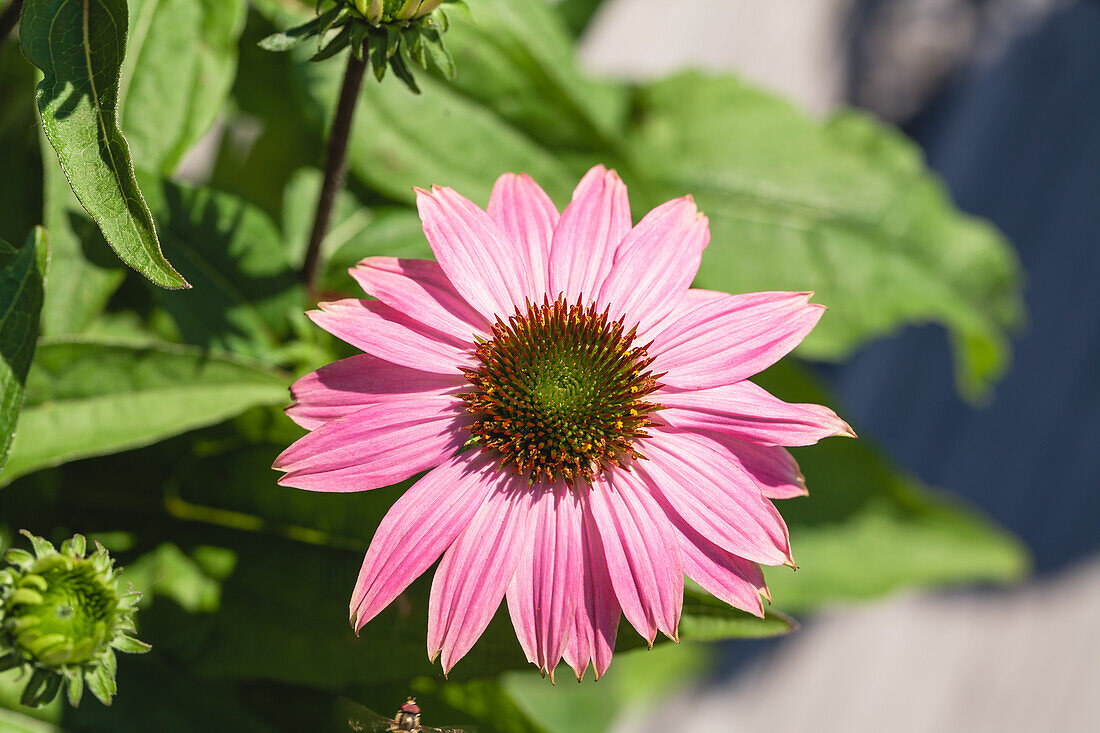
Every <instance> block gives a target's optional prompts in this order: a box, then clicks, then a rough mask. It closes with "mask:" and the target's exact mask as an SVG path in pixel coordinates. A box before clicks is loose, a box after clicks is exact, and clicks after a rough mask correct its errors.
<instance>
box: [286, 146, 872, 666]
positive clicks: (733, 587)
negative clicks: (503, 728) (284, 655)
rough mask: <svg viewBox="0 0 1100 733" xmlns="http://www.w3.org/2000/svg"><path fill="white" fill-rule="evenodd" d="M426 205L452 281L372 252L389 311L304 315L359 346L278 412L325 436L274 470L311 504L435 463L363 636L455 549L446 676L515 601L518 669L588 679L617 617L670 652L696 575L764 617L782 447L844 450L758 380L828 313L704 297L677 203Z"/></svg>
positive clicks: (393, 532)
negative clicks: (562, 671) (636, 218)
mask: <svg viewBox="0 0 1100 733" xmlns="http://www.w3.org/2000/svg"><path fill="white" fill-rule="evenodd" d="M417 205H418V207H419V210H420V217H421V219H422V220H423V223H424V233H425V234H426V235H427V238H428V242H429V244H430V245H431V247H432V251H433V252H434V253H435V256H436V260H437V262H431V261H426V260H402V259H392V258H388V257H371V258H368V259H366V260H363V261H362V262H361V263H359V265H358V266H357V267H355V268H354V269H353V270H352V275H353V276H354V277H355V279H356V280H358V282H359V284H360V285H362V286H363V289H364V290H366V292H367V293H369V294H370V295H372V296H374V297H375V298H377V300H355V299H349V300H340V301H336V302H333V303H322V304H320V310H317V311H312V312H310V314H309V315H310V317H311V318H312V319H313V321H314V322H315V323H317V325H319V326H321V327H322V328H324V329H325V330H327V331H329V332H330V333H332V334H334V335H336V336H338V337H339V338H341V339H343V340H345V341H347V342H348V343H350V344H352V345H353V346H356V347H357V348H359V349H362V350H363V351H364V352H366V353H365V354H363V355H360V356H353V357H351V358H349V359H344V360H342V361H338V362H336V363H333V364H330V365H328V366H326V367H324V368H322V369H320V370H318V371H316V372H314V373H313V374H310V375H308V376H306V377H303V378H302V379H300V380H299V381H298V382H297V383H296V384H295V385H294V386H293V388H292V393H293V396H294V404H293V405H292V406H291V407H290V408H289V409H288V413H289V414H290V416H291V417H292V418H293V419H294V420H295V421H296V422H297V423H298V424H299V425H301V426H303V427H305V428H307V429H308V430H310V431H312V432H310V433H309V435H307V436H305V437H303V438H302V439H300V440H299V441H298V442H296V443H295V444H294V445H292V446H291V447H290V448H288V449H287V450H286V451H285V452H284V453H283V454H282V455H281V456H279V458H278V460H277V461H276V462H275V468H277V469H279V470H281V471H285V472H286V475H285V476H283V477H282V480H281V482H280V483H282V484H283V485H286V486H295V487H298V488H302V489H308V490H311V491H365V490H368V489H374V488H378V487H381V486H389V485H390V484H393V483H396V482H398V481H401V480H402V479H406V478H408V477H410V476H412V475H414V474H416V473H418V472H420V471H425V470H428V473H427V474H426V475H425V476H423V477H422V478H421V479H420V480H419V481H418V482H417V483H416V484H414V485H413V486H412V488H410V489H409V490H408V491H406V492H405V494H404V495H403V496H402V497H401V498H400V499H398V500H397V502H396V503H395V504H394V505H393V507H392V508H391V509H390V511H389V513H387V514H386V516H385V518H384V519H383V520H382V523H381V525H379V527H378V531H377V532H376V533H375V535H374V539H373V540H372V542H371V544H370V548H369V549H368V550H367V555H366V558H365V559H364V560H363V568H362V570H361V571H360V573H359V580H358V582H357V583H356V585H355V591H354V593H353V594H352V599H351V620H352V624H353V626H354V627H355V629H356V630H358V629H360V628H362V626H363V625H364V624H366V623H367V622H368V621H370V620H371V619H372V618H374V617H375V616H376V615H377V614H378V613H379V612H380V611H381V610H382V609H384V608H385V607H386V606H387V605H389V604H390V603H391V602H392V601H393V600H394V599H395V598H397V596H398V595H399V594H400V593H402V592H403V591H404V590H405V588H407V587H408V585H409V584H410V583H411V582H412V581H413V580H415V579H416V578H417V577H418V576H420V575H421V574H422V573H424V572H425V571H426V570H427V569H428V568H429V567H431V565H432V564H433V563H434V562H435V561H436V560H438V559H439V558H440V556H442V560H441V561H440V563H439V567H438V569H437V570H436V573H435V578H434V580H433V582H432V589H431V596H430V601H429V607H428V655H429V657H430V658H432V659H433V660H434V659H435V658H436V656H438V655H442V659H441V661H442V665H443V670H444V672H445V673H446V672H448V671H450V669H451V668H452V667H453V666H454V664H455V663H456V662H457V661H458V660H459V659H461V658H462V657H463V655H465V654H466V653H467V652H468V651H469V650H470V648H471V647H472V646H473V645H474V642H476V641H477V639H478V637H480V636H481V634H482V632H483V631H484V630H485V627H486V626H487V625H488V623H489V621H490V619H492V617H493V615H494V613H495V612H496V610H497V608H498V607H499V605H500V602H501V600H502V599H503V598H505V597H507V599H508V611H509V613H510V615H511V618H512V623H513V625H514V626H515V629H516V635H517V636H518V637H519V642H520V645H521V646H522V647H523V651H524V653H525V654H526V655H527V658H528V659H529V660H530V661H531V662H532V663H534V664H536V665H537V666H538V667H539V669H541V670H542V671H543V672H544V673H546V672H550V673H552V672H553V669H554V667H555V666H556V665H557V664H558V662H559V661H560V660H561V659H562V658H563V657H564V659H565V660H566V661H567V662H568V663H569V664H570V666H572V667H573V669H574V670H575V671H576V673H577V676H578V678H580V677H582V676H583V675H584V672H585V670H586V669H587V668H588V665H589V664H590V663H591V664H592V666H593V668H594V670H595V674H596V677H597V678H598V677H599V676H600V675H602V674H603V673H604V671H605V670H606V669H607V666H608V664H610V662H611V655H612V651H613V649H614V646H615V634H616V630H617V628H618V625H619V618H620V615H625V616H626V618H627V620H628V621H629V622H630V624H631V625H632V626H634V628H635V629H637V630H638V632H639V633H640V634H641V635H642V636H643V637H645V639H646V640H647V641H648V642H649V643H650V644H652V643H653V640H654V638H655V637H656V635H657V632H658V631H660V632H661V633H663V634H665V635H667V636H669V637H671V638H673V639H675V638H676V636H677V625H678V623H679V619H680V610H681V606H682V602H683V591H684V576H685V575H686V576H687V577H689V578H691V579H693V580H694V581H695V582H697V583H698V584H699V585H701V586H702V587H703V588H705V589H706V590H707V591H708V592H709V593H712V594H713V595H715V596H716V597H718V598H720V599H722V600H723V601H725V602H727V603H729V604H730V605H732V606H734V607H736V608H740V609H743V610H745V611H748V612H750V613H753V614H756V615H758V616H762V615H763V605H762V601H761V596H762V595H764V596H766V595H767V588H766V586H765V584H764V577H763V575H762V574H761V571H760V565H761V564H764V565H779V564H789V565H793V561H792V559H791V551H790V544H789V542H788V538H787V528H786V526H785V525H784V523H783V519H782V518H781V517H780V516H779V512H777V511H776V509H775V507H774V506H773V505H772V503H771V501H770V500H771V499H782V498H788V497H792V496H797V495H801V494H804V493H805V485H804V482H803V479H802V476H801V474H800V473H799V470H798V466H797V464H796V463H795V461H794V459H793V458H792V457H791V456H790V454H789V453H788V452H787V451H786V450H785V449H784V448H783V447H782V446H796V445H808V444H811V443H815V442H817V441H818V440H820V439H821V438H824V437H826V436H829V435H837V434H847V435H851V434H852V432H851V429H850V428H849V427H848V426H847V425H846V424H845V423H844V421H842V420H841V419H840V418H839V417H837V415H836V414H835V413H834V412H833V411H832V410H829V409H828V408H825V407H821V406H819V405H803V404H788V403H786V402H783V401H781V400H779V399H777V398H776V397H773V396H772V395H771V394H769V393H768V392H766V391H764V390H763V389H761V388H760V387H757V386H756V385H755V384H753V383H752V382H749V381H748V378H749V377H751V376H752V375H754V374H756V373H757V372H759V371H761V370H763V369H765V368H767V367H769V366H771V365H772V364H774V363H775V362H776V361H778V360H779V359H780V358H781V357H783V356H784V355H786V354H787V353H788V352H790V351H791V349H793V348H794V347H795V346H796V345H797V344H798V343H799V342H801V341H802V339H803V338H804V337H805V336H806V334H807V333H809V332H810V330H811V329H813V327H814V325H816V323H817V321H818V319H819V318H820V317H821V314H822V312H823V311H824V308H823V307H822V306H820V305H814V304H811V303H810V302H809V300H810V295H811V294H810V293H786V292H768V293H748V294H744V295H727V294H725V293H717V292H710V291H704V290H693V289H689V288H690V285H691V282H692V280H693V279H694V278H695V274H696V272H697V271H698V269H699V262H700V258H701V256H702V253H703V249H704V248H705V247H706V246H707V243H708V242H709V240H710V231H709V228H708V223H707V219H706V217H704V216H703V215H702V214H700V213H699V211H698V209H697V208H696V206H695V202H694V201H693V200H692V199H691V197H685V198H681V199H676V200H674V201H669V202H667V203H665V204H663V205H661V206H659V207H657V208H656V209H654V210H653V211H651V212H649V213H648V214H647V215H646V216H645V217H644V218H643V219H642V220H641V221H640V222H639V223H638V224H637V225H636V226H632V225H631V217H630V205H629V203H628V201H627V195H626V187H625V186H624V185H623V183H622V181H621V180H620V179H619V177H618V176H617V175H616V174H615V172H614V171H609V170H607V169H605V168H604V167H603V166H598V167H596V168H594V169H592V170H591V171H589V173H588V175H586V176H585V177H584V179H583V180H582V181H581V182H580V184H579V185H578V186H577V189H576V191H574V193H573V200H572V201H571V202H570V204H569V205H568V206H567V207H566V208H565V211H564V212H562V213H561V214H560V216H559V213H558V210H557V209H556V208H555V207H554V204H553V203H552V202H551V201H550V199H549V198H548V197H547V195H546V194H545V193H544V192H543V191H542V189H541V188H539V186H538V185H537V184H536V183H535V182H534V181H532V180H531V179H530V178H529V177H527V176H517V175H512V174H507V175H504V176H502V177H501V178H500V180H498V181H497V184H496V186H495V187H494V189H493V193H492V197H491V199H490V201H489V211H488V213H486V212H485V211H483V210H482V209H480V208H478V207H477V206H476V205H474V204H473V203H471V202H470V201H468V200H467V199H465V198H463V197H462V196H460V195H459V194H458V193H456V192H455V191H453V190H451V189H449V188H434V189H433V190H432V191H424V190H417ZM464 448H465V450H464ZM429 469H430V470H429Z"/></svg>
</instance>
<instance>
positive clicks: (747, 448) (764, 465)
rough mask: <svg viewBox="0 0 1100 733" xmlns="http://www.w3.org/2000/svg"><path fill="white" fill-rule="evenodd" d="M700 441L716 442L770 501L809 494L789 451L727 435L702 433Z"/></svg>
mask: <svg viewBox="0 0 1100 733" xmlns="http://www.w3.org/2000/svg"><path fill="white" fill-rule="evenodd" d="M700 437H705V438H708V439H710V440H713V441H714V443H715V445H717V446H718V447H719V449H720V450H722V451H725V452H726V455H727V457H728V458H729V459H730V460H731V461H733V462H734V463H736V464H737V465H738V466H740V467H741V468H742V469H743V470H744V471H745V473H747V474H748V475H749V476H751V477H752V479H753V480H754V481H755V482H756V485H757V486H758V487H760V491H761V493H763V494H764V496H766V497H768V498H769V499H792V498H794V497H796V496H806V494H807V493H808V492H807V491H806V479H805V477H803V475H802V471H800V470H799V468H798V463H797V462H796V461H795V460H794V456H792V455H791V453H790V451H788V450H787V449H786V448H783V447H780V446H777V445H759V444H757V443H748V442H746V441H744V440H740V439H738V438H735V437H734V436H732V435H727V434H725V433H715V432H709V431H702V432H700Z"/></svg>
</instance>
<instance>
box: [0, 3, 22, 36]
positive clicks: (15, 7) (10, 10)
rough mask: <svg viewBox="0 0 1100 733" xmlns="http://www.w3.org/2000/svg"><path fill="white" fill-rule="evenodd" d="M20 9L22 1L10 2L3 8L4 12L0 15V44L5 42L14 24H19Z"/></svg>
mask: <svg viewBox="0 0 1100 733" xmlns="http://www.w3.org/2000/svg"><path fill="white" fill-rule="evenodd" d="M22 7H23V0H12V1H11V4H10V5H8V7H6V8H4V12H3V13H0V44H3V43H4V41H5V40H7V37H8V35H9V34H10V33H11V32H12V29H14V28H15V24H16V23H18V22H19V11H20V10H21V9H22Z"/></svg>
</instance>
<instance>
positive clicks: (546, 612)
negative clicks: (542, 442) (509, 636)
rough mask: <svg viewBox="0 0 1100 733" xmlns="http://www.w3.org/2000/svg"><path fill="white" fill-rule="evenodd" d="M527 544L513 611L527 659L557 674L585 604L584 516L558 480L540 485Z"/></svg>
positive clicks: (511, 595)
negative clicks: (551, 485) (579, 605)
mask: <svg viewBox="0 0 1100 733" xmlns="http://www.w3.org/2000/svg"><path fill="white" fill-rule="evenodd" d="M534 490H535V491H536V492H537V496H536V499H535V503H534V506H533V507H532V509H531V513H530V514H529V515H528V517H527V530H526V536H527V543H526V547H525V548H524V550H523V557H522V558H521V559H520V562H519V567H517V568H516V573H515V575H513V576H512V584H511V585H510V586H509V588H508V613H509V614H510V615H511V617H512V625H513V626H515V628H516V636H517V637H518V638H519V642H520V646H521V647H523V652H524V654H526V655H527V660H528V661H529V662H531V663H533V664H535V665H536V666H537V667H538V668H539V670H540V671H541V672H542V673H543V674H547V673H549V674H550V675H551V676H552V675H553V674H554V668H555V667H556V666H557V665H558V662H559V661H560V660H561V655H562V651H563V649H564V647H565V642H566V640H567V639H568V638H569V632H570V630H571V629H572V628H573V624H574V623H575V622H576V617H577V601H578V599H581V602H582V603H583V596H584V585H583V582H584V581H583V569H582V565H581V563H582V560H583V558H582V545H581V522H582V519H581V514H580V510H579V509H578V507H577V499H576V495H575V494H574V493H573V492H572V491H571V490H570V489H569V488H568V487H567V486H566V485H565V483H564V482H560V481H559V482H558V484H557V485H556V486H554V488H553V490H547V488H546V487H544V486H536V487H534Z"/></svg>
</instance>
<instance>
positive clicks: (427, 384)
mask: <svg viewBox="0 0 1100 733" xmlns="http://www.w3.org/2000/svg"><path fill="white" fill-rule="evenodd" d="M467 384H468V382H467V381H466V378H465V377H463V376H461V375H455V376H449V375H445V374H432V373H430V372H419V371H416V370H415V369H409V368H408V367H403V366H398V365H397V364H391V363H390V362H388V361H383V360H382V359H379V358H378V357H376V356H372V355H370V354H359V355H357V356H352V357H349V358H347V359H341V360H340V361H334V362H332V363H331V364H328V365H326V366H323V367H321V368H320V369H318V370H317V371H315V372H310V373H309V374H307V375H305V376H304V377H302V378H301V379H299V380H298V381H297V382H295V383H294V384H293V385H292V386H291V387H290V394H291V397H293V399H294V402H293V403H292V404H291V405H290V406H289V407H288V408H286V414H287V415H289V416H290V419H291V420H293V421H294V422H296V423H298V424H299V425H301V426H302V427H303V428H306V429H307V430H313V429H314V428H317V427H320V426H321V425H323V424H324V423H326V422H328V421H330V420H335V419H336V418H340V417H346V416H348V415H350V414H351V413H353V412H357V411H359V410H361V409H362V408H364V407H366V406H367V405H377V404H379V403H381V402H385V401H386V400H387V399H390V398H392V397H394V396H397V395H400V396H410V395H414V394H418V393H431V394H435V395H442V394H444V393H449V392H454V391H457V390H459V389H461V388H462V387H465V386H466V385H467Z"/></svg>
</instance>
